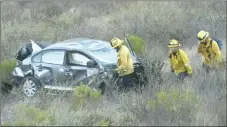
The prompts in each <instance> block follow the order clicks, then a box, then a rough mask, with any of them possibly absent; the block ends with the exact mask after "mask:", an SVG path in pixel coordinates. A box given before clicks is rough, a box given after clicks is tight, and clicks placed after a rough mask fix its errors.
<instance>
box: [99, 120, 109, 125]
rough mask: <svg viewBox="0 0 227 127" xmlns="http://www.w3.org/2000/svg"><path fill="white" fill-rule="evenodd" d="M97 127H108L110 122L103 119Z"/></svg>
mask: <svg viewBox="0 0 227 127" xmlns="http://www.w3.org/2000/svg"><path fill="white" fill-rule="evenodd" d="M98 126H110V121H109V120H108V119H103V120H102V121H100V122H99V123H98Z"/></svg>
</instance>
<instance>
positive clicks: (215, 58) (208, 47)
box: [197, 30, 222, 72]
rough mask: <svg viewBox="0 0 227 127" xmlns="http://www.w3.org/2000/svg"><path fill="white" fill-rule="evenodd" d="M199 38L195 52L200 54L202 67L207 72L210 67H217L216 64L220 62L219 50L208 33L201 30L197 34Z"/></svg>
mask: <svg viewBox="0 0 227 127" xmlns="http://www.w3.org/2000/svg"><path fill="white" fill-rule="evenodd" d="M197 39H198V40H199V46H198V48H197V54H200V53H201V54H202V63H203V68H204V69H205V70H206V71H207V72H209V70H210V69H214V68H217V67H218V64H219V63H221V62H222V57H221V51H220V49H219V47H218V44H217V43H215V40H212V39H211V38H210V37H209V33H208V32H206V31H204V30H201V31H200V32H199V33H198V34H197Z"/></svg>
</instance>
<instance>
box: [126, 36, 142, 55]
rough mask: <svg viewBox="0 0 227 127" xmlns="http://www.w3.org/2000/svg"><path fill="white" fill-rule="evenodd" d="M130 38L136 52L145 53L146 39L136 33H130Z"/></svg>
mask: <svg viewBox="0 0 227 127" xmlns="http://www.w3.org/2000/svg"><path fill="white" fill-rule="evenodd" d="M128 40H129V41H130V43H131V45H132V48H133V50H134V52H135V53H136V54H141V53H143V51H144V46H145V41H144V40H143V38H141V37H138V36H136V35H130V36H128Z"/></svg>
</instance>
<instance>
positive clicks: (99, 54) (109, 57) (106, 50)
mask: <svg viewBox="0 0 227 127" xmlns="http://www.w3.org/2000/svg"><path fill="white" fill-rule="evenodd" d="M90 52H91V54H92V55H93V56H94V57H95V58H96V59H98V60H99V61H100V62H102V63H103V64H116V63H117V52H116V50H114V49H113V48H112V47H101V48H99V49H95V50H90Z"/></svg>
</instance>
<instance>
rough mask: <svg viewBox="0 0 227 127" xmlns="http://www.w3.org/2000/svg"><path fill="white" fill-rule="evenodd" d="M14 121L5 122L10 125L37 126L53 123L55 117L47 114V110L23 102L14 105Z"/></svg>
mask: <svg viewBox="0 0 227 127" xmlns="http://www.w3.org/2000/svg"><path fill="white" fill-rule="evenodd" d="M15 110H16V114H15V119H16V121H15V122H13V123H5V125H10V126H15V125H16V126H31V125H33V126H37V125H54V124H55V123H56V121H55V118H54V117H53V116H51V115H49V114H48V112H46V111H43V110H41V109H38V108H36V107H35V106H34V105H32V106H28V105H25V104H18V105H16V106H15Z"/></svg>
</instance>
